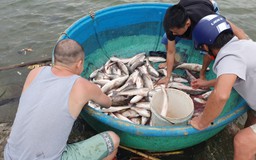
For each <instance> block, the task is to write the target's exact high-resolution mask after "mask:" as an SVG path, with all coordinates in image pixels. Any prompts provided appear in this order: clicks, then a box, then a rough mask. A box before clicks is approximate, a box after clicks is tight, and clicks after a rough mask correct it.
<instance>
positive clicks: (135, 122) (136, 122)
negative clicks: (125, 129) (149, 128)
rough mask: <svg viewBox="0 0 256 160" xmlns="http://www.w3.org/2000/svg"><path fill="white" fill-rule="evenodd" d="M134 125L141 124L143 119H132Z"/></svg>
mask: <svg viewBox="0 0 256 160" xmlns="http://www.w3.org/2000/svg"><path fill="white" fill-rule="evenodd" d="M130 120H131V121H132V122H133V123H134V124H141V118H139V117H134V118H131V119H130Z"/></svg>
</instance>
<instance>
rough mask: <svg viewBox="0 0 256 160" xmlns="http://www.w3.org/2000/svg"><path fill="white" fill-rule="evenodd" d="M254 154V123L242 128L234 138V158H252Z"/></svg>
mask: <svg viewBox="0 0 256 160" xmlns="http://www.w3.org/2000/svg"><path fill="white" fill-rule="evenodd" d="M255 154H256V124H254V125H252V126H250V127H247V128H245V129H242V130H241V131H239V132H238V133H237V134H236V136H235V138H234V160H254V159H255Z"/></svg>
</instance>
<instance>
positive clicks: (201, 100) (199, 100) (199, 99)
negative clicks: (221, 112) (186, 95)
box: [193, 97, 206, 104]
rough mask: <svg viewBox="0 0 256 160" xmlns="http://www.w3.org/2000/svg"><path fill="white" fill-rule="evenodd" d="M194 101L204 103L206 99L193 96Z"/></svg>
mask: <svg viewBox="0 0 256 160" xmlns="http://www.w3.org/2000/svg"><path fill="white" fill-rule="evenodd" d="M193 99H194V101H195V102H197V103H200V104H206V101H205V100H203V99H202V98H198V97H194V98H193Z"/></svg>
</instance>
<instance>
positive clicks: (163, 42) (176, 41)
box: [161, 33, 181, 45]
mask: <svg viewBox="0 0 256 160" xmlns="http://www.w3.org/2000/svg"><path fill="white" fill-rule="evenodd" d="M180 40H181V38H180V37H176V38H175V43H178V42H179V41H180ZM161 43H162V44H163V45H167V44H168V39H167V36H166V33H165V34H164V35H163V37H162V40H161Z"/></svg>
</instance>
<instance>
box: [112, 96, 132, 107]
mask: <svg viewBox="0 0 256 160" xmlns="http://www.w3.org/2000/svg"><path fill="white" fill-rule="evenodd" d="M110 98H111V100H112V106H121V105H122V106H124V105H128V103H129V102H130V99H131V98H130V97H129V96H112V97H110Z"/></svg>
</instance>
